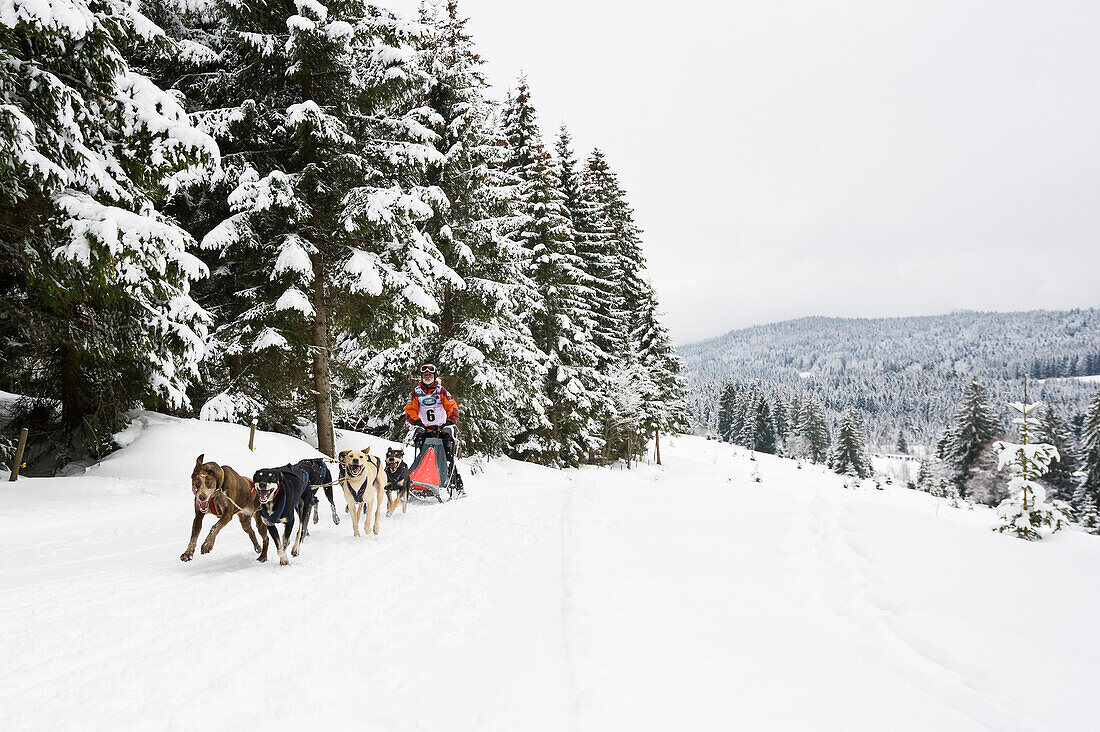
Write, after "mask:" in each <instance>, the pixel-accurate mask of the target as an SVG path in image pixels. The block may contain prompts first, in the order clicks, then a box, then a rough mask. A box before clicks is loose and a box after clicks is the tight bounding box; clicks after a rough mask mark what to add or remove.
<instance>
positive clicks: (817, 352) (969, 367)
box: [679, 308, 1100, 446]
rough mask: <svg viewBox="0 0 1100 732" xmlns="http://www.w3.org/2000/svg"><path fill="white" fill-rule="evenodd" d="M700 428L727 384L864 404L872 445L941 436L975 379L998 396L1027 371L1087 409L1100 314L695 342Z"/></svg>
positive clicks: (932, 320) (884, 325) (883, 323)
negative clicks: (763, 385) (757, 383)
mask: <svg viewBox="0 0 1100 732" xmlns="http://www.w3.org/2000/svg"><path fill="white" fill-rule="evenodd" d="M679 353H680V355H681V356H682V357H683V359H684V364H685V372H684V375H685V378H686V380H687V382H688V386H689V388H690V390H691V392H692V400H693V413H694V414H693V416H694V418H695V420H696V423H697V424H707V423H708V420H712V419H713V407H714V402H715V400H716V399H717V392H718V389H716V388H715V385H716V384H721V383H722V382H723V381H724V380H726V379H732V380H734V381H746V380H750V379H766V380H768V381H769V382H770V386H769V388H768V391H769V392H770V395H771V396H772V398H775V397H776V396H783V397H784V398H787V399H789V398H790V397H794V396H797V397H799V398H805V397H811V396H812V397H813V398H814V399H816V400H817V401H818V402H820V403H821V404H822V406H823V408H824V409H825V412H826V414H827V415H828V417H829V420H830V422H831V423H835V422H836V421H837V420H838V419H839V416H840V414H841V413H842V412H843V411H844V410H845V409H847V408H848V407H851V406H858V408H859V409H860V411H861V412H862V413H863V416H864V418H865V420H866V423H867V426H868V428H869V430H870V437H871V442H872V443H873V444H877V445H891V446H892V445H893V444H894V443H895V442H896V440H897V436H898V433H899V430H900V431H902V432H905V433H906V436H907V439H908V440H909V442H910V444H912V445H929V444H932V443H934V442H935V440H936V439H937V438H938V436H939V434H940V433H941V431H942V429H943V427H944V426H945V425H946V424H947V422H948V420H949V419H950V418H951V415H952V413H953V411H954V407H955V404H956V402H957V401H958V398H959V395H960V394H961V392H962V389H963V387H964V386H965V385H966V383H967V382H968V381H969V380H970V379H971V378H972V377H974V376H977V377H980V378H981V379H983V380H984V381H985V382H986V383H987V384H988V385H989V387H990V390H991V394H992V396H993V401H994V402H995V403H1001V402H1007V401H1014V400H1016V399H1018V398H1019V392H1020V388H1021V381H1022V378H1023V377H1024V375H1028V376H1031V377H1032V378H1034V379H1037V380H1039V379H1047V380H1046V381H1045V382H1042V383H1041V386H1040V387H1039V389H1040V393H1039V394H1038V396H1039V398H1040V399H1042V400H1043V401H1045V402H1050V403H1053V404H1054V405H1056V406H1057V407H1058V409H1059V411H1060V412H1061V413H1062V414H1063V415H1065V417H1066V418H1067V419H1071V418H1073V417H1074V416H1075V415H1077V414H1082V413H1083V412H1084V410H1085V407H1086V405H1087V404H1088V401H1089V399H1090V398H1091V397H1092V396H1093V394H1095V391H1096V390H1095V382H1092V383H1090V382H1088V381H1087V380H1079V379H1071V378H1057V377H1077V376H1086V375H1095V374H1100V310H1097V309H1095V308H1092V309H1087V310H1067V311H1045V310H1038V311H1032V312H1020V313H979V312H959V313H951V314H949V315H935V316H925V317H912V318H820V317H818V318H801V319H799V320H789V321H785V322H782V323H772V324H769V325H761V326H756V327H753V328H745V329H742V330H735V331H731V332H729V333H727V334H725V335H723V336H720V337H718V338H713V339H710V340H707V341H703V342H701V343H694V344H690V345H687V346H683V347H681V348H680V349H679Z"/></svg>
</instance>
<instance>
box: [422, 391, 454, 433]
mask: <svg viewBox="0 0 1100 732" xmlns="http://www.w3.org/2000/svg"><path fill="white" fill-rule="evenodd" d="M417 397H418V401H419V402H420V421H421V422H423V423H424V424H426V425H427V426H429V427H441V426H443V425H444V424H446V423H447V410H446V409H444V408H443V401H442V400H441V399H440V398H439V397H438V396H435V395H434V394H425V393H423V392H420V393H419V394H417Z"/></svg>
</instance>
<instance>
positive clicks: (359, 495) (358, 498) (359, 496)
mask: <svg viewBox="0 0 1100 732" xmlns="http://www.w3.org/2000/svg"><path fill="white" fill-rule="evenodd" d="M367 460H370V461H371V463H373V464H374V470H375V472H376V473H377V472H378V471H379V470H381V468H382V458H377V457H373V456H371V455H367ZM348 493H350V494H351V495H352V496H354V498H355V502H356V503H362V502H363V496H365V495H366V494H367V481H365V480H364V481H363V485H361V486H359V490H358V491H355V490H352V488H351V486H350V485H349V486H348Z"/></svg>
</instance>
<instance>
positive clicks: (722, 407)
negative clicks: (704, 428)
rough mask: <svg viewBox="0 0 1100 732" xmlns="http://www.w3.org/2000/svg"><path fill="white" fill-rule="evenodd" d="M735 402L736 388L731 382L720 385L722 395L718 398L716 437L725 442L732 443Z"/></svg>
mask: <svg viewBox="0 0 1100 732" xmlns="http://www.w3.org/2000/svg"><path fill="white" fill-rule="evenodd" d="M736 401H737V386H736V385H735V384H734V383H733V382H732V381H727V382H725V383H724V384H722V394H721V396H720V397H719V398H718V424H717V429H718V437H720V438H721V439H722V440H724V441H726V442H732V441H733V431H734V422H733V417H734V408H735V403H736Z"/></svg>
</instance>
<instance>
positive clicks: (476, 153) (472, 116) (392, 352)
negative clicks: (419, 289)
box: [353, 0, 549, 455]
mask: <svg viewBox="0 0 1100 732" xmlns="http://www.w3.org/2000/svg"><path fill="white" fill-rule="evenodd" d="M421 22H422V24H423V25H424V26H425V27H426V28H427V30H426V32H425V33H423V34H422V36H421V37H420V39H419V43H418V47H419V49H420V59H421V65H422V67H423V69H424V71H425V73H426V74H427V76H428V77H429V78H430V82H429V84H428V85H427V86H426V87H425V88H424V90H423V92H422V95H421V98H420V100H419V107H420V109H419V115H420V116H421V117H422V118H423V120H424V125H425V126H426V127H427V128H428V129H430V130H431V131H432V133H433V135H434V137H433V140H434V147H435V149H436V150H438V151H439V153H440V154H441V155H440V157H439V158H438V159H436V160H433V161H430V162H429V163H428V164H427V165H426V166H425V169H424V176H423V179H422V181H421V184H422V185H423V186H425V187H428V188H430V189H433V190H434V189H438V190H440V191H441V192H442V194H443V200H442V201H440V202H439V204H438V205H436V206H435V207H434V209H433V211H432V215H431V216H430V217H429V218H427V219H426V220H424V221H423V222H422V223H421V224H420V230H421V233H422V234H423V235H424V237H425V238H426V239H427V240H428V241H430V242H431V243H432V244H433V245H434V246H435V247H436V248H437V249H438V250H439V251H440V252H441V254H442V255H443V258H444V261H445V262H446V264H447V266H448V267H449V268H450V269H452V270H453V271H454V272H456V273H457V274H458V275H459V277H461V282H454V281H452V280H450V279H444V280H442V281H441V283H440V287H439V290H438V291H437V292H435V296H436V298H437V300H438V301H439V304H440V306H439V309H438V311H437V312H435V313H429V314H428V315H427V316H426V320H428V321H430V325H429V323H425V322H421V323H411V324H410V326H411V327H410V328H409V329H408V330H406V331H405V333H404V335H405V337H404V338H402V339H399V340H398V341H397V342H396V343H395V344H394V345H393V346H391V347H390V348H388V349H385V350H384V351H381V352H379V353H378V354H377V355H376V356H375V357H374V358H373V363H374V364H375V368H374V369H373V373H374V376H373V378H368V379H366V380H365V382H364V383H363V384H362V386H361V387H360V388H359V390H358V394H357V397H356V402H357V403H358V404H361V405H362V410H361V411H362V412H364V413H366V414H369V415H372V416H371V418H370V420H369V424H370V426H371V427H373V428H375V429H377V428H382V430H383V431H384V433H386V434H388V435H389V436H390V437H392V438H394V439H399V438H400V436H401V435H402V434H403V433H404V430H405V420H404V412H403V409H402V407H403V405H404V402H405V400H406V399H407V398H408V394H409V391H410V390H411V389H412V387H413V384H414V379H415V375H416V367H417V366H418V365H419V364H420V363H423V362H426V361H427V362H431V363H435V364H437V365H438V367H439V369H440V373H441V378H442V379H443V381H444V383H445V384H446V385H447V388H448V389H449V390H450V391H451V393H452V394H453V395H454V397H455V398H456V399H457V400H458V402H459V404H460V405H461V408H462V420H461V425H462V437H463V445H464V448H465V450H466V452H475V453H487V454H490V455H499V454H502V453H503V452H504V451H505V450H506V449H507V448H508V447H509V445H510V443H511V440H512V438H513V436H514V435H516V434H518V433H519V432H520V431H521V429H523V428H524V427H525V426H526V425H527V424H528V423H529V421H530V420H531V419H532V416H531V415H534V417H533V419H534V420H535V421H536V422H539V421H544V420H545V419H546V416H545V415H546V413H547V410H548V408H549V404H548V403H547V401H546V400H545V398H544V396H543V395H542V394H541V393H537V392H536V393H532V390H531V388H530V385H531V384H532V383H540V382H541V381H542V379H543V378H544V374H543V372H542V370H541V361H540V358H539V353H538V350H537V347H536V345H535V343H534V340H533V338H532V336H531V333H530V331H529V330H528V328H527V325H526V324H525V323H524V322H523V319H522V317H521V315H520V312H519V311H520V308H521V305H522V303H524V302H526V300H527V299H528V298H529V293H530V292H532V291H533V289H534V286H533V283H531V282H530V280H528V279H527V277H526V275H525V273H524V272H523V251H522V248H521V247H520V245H519V244H518V242H516V241H515V240H514V239H512V238H511V237H510V236H509V234H508V232H509V231H510V229H511V228H513V207H514V203H513V201H512V193H513V187H514V185H515V184H516V181H515V180H513V179H512V178H511V177H510V176H508V175H507V174H506V173H505V172H504V171H503V168H502V166H503V164H504V162H505V156H506V148H505V146H504V141H503V139H501V138H500V136H499V135H498V134H497V133H496V131H495V129H494V120H493V114H494V110H493V107H492V105H491V104H490V103H489V102H488V100H487V99H486V98H485V90H486V89H487V86H488V85H487V83H486V81H485V79H484V77H483V75H482V72H481V66H482V60H481V58H480V56H479V55H478V53H477V50H476V48H475V45H474V42H473V39H472V38H471V37H470V35H469V33H468V32H467V30H466V23H467V19H466V18H464V17H462V16H461V15H460V13H459V10H458V3H457V2H456V1H455V0H448V1H447V2H446V4H445V6H444V7H439V6H433V7H431V8H428V7H427V6H424V7H423V8H422V10H421ZM517 405H524V406H523V407H522V409H517ZM353 411H360V410H353Z"/></svg>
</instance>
